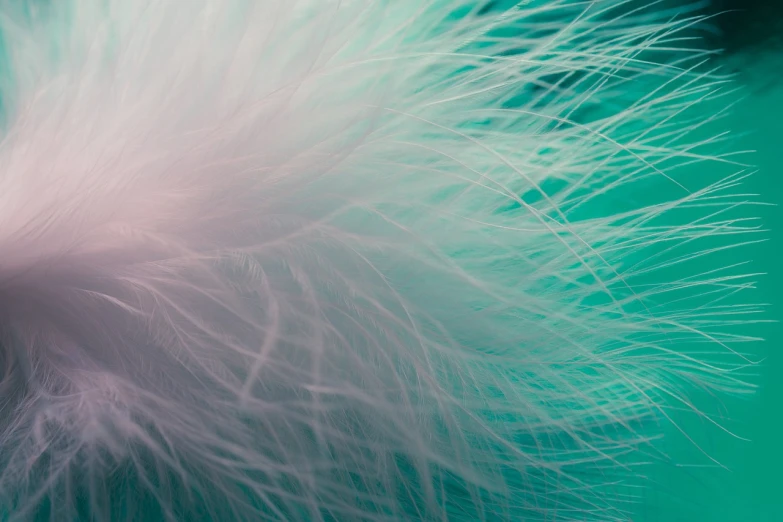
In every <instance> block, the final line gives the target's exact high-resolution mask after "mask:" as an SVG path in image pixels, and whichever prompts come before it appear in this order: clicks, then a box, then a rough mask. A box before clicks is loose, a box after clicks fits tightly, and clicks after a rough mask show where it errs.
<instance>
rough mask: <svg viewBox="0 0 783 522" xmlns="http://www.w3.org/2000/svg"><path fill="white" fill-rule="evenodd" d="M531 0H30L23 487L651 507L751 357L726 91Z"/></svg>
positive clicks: (22, 514) (64, 500)
mask: <svg viewBox="0 0 783 522" xmlns="http://www.w3.org/2000/svg"><path fill="white" fill-rule="evenodd" d="M506 3H507V4H511V5H507V6H506V5H501V4H500V3H498V2H493V3H489V4H486V3H482V2H477V1H475V0H444V1H440V0H352V1H337V0H332V1H326V0H298V1H295V0H188V1H155V0H132V1H130V0H69V1H63V2H37V3H16V4H14V5H16V6H19V5H25V8H24V9H20V8H18V7H17V8H14V9H12V8H11V7H9V4H10V3H4V4H2V8H0V12H1V13H2V16H1V17H0V31H1V32H2V37H3V52H4V64H5V66H4V70H5V74H4V77H3V80H2V86H1V87H2V102H3V109H4V125H5V130H4V137H3V139H2V142H1V143H0V248H1V251H2V258H0V335H1V340H2V352H0V357H2V370H3V371H4V373H3V380H2V381H0V393H1V394H2V395H1V396H0V398H1V400H2V402H0V407H1V408H2V410H1V413H2V414H1V415H0V511H2V512H3V514H2V518H4V519H7V518H10V519H12V520H24V521H27V520H54V521H67V522H70V521H75V520H100V521H104V520H112V521H116V520H133V521H139V520H169V521H199V520H209V519H211V520H221V521H233V520H241V521H257V520H279V521H340V522H344V521H383V520H388V521H397V520H433V521H445V520H454V521H459V520H465V521H487V522H490V521H496V520H513V521H519V520H526V521H531V522H533V521H536V520H558V521H560V520H563V521H568V520H626V519H627V518H624V517H626V515H625V510H626V509H627V508H628V506H627V505H626V503H625V500H626V499H627V494H628V493H627V491H619V490H617V489H616V488H615V487H614V486H613V484H614V485H616V484H621V483H628V484H631V485H633V484H634V483H635V481H636V480H637V479H638V478H639V473H638V471H637V469H636V468H635V467H634V465H635V464H638V463H639V462H640V461H642V460H644V459H643V457H642V455H643V451H642V448H643V446H644V445H645V444H646V442H647V441H648V439H649V438H651V437H654V436H656V435H658V434H659V433H661V429H662V428H660V423H659V421H665V420H666V419H667V418H668V413H667V409H666V405H667V404H669V405H673V407H679V408H686V409H693V410H694V411H697V412H698V411H699V410H698V407H697V406H696V405H695V404H694V403H692V402H691V401H690V399H689V398H688V396H687V391H688V390H689V389H691V388H693V387H695V384H697V385H698V387H700V388H704V389H707V390H709V391H718V392H725V391H743V390H745V389H746V388H745V386H744V385H743V383H742V382H741V381H740V380H738V379H737V377H736V376H735V373H736V371H735V370H737V369H738V368H741V367H743V366H744V365H746V364H747V363H748V361H747V360H746V359H745V358H744V357H743V356H742V355H741V354H740V353H738V352H737V351H736V350H737V348H736V347H735V346H734V345H735V343H737V342H743V341H747V340H748V338H747V337H743V336H742V335H741V332H732V331H730V330H729V328H728V327H729V326H733V325H736V324H739V323H744V322H747V317H751V316H748V315H747V314H749V313H751V312H754V311H755V309H754V308H752V307H750V306H745V305H743V304H742V301H741V300H738V299H737V298H736V296H737V295H738V291H739V290H742V289H744V288H745V287H747V286H749V285H750V280H747V279H746V278H743V277H740V275H741V274H742V273H743V269H742V268H739V269H737V266H734V265H732V266H728V267H727V263H726V262H725V260H724V259H723V258H722V257H721V254H720V252H724V251H725V250H726V249H728V248H730V247H731V246H736V245H737V244H740V242H742V241H750V240H751V239H749V238H750V237H751V236H747V235H742V236H739V235H738V234H747V233H748V232H750V231H752V230H755V228H754V227H755V225H754V223H753V222H751V221H750V220H749V219H747V218H746V217H745V216H743V214H744V208H745V207H744V206H743V202H744V201H745V200H746V199H747V198H746V196H743V195H742V194H738V190H737V188H736V187H737V186H738V184H739V181H740V180H741V178H742V176H743V175H744V174H743V172H744V171H743V168H742V167H740V166H736V168H735V167H732V168H731V169H729V172H730V175H729V176H728V177H724V176H716V175H715V173H716V172H717V170H716V169H717V166H718V165H724V166H725V165H729V164H731V157H730V156H721V155H720V153H721V149H720V142H721V140H722V139H723V138H725V136H720V135H719V136H717V137H713V136H710V135H709V134H705V133H702V132H701V131H702V129H703V128H706V127H707V124H708V123H711V122H710V121H704V120H703V119H695V118H694V116H698V115H699V114H703V113H704V112H703V111H702V112H701V113H698V112H696V113H693V114H691V112H692V108H693V107H694V106H698V105H699V104H703V103H709V100H714V99H716V98H720V97H721V96H723V95H724V94H726V93H727V92H728V89H727V88H726V87H725V86H724V80H723V79H722V78H718V77H715V76H708V75H706V74H705V72H704V71H703V70H702V68H701V67H700V65H701V62H703V61H704V58H705V57H704V55H703V54H701V53H699V52H697V51H692V50H689V51H681V50H680V51H678V50H677V49H682V48H685V47H688V45H685V43H684V42H683V41H682V38H681V37H680V36H679V35H680V34H681V33H680V31H681V30H683V29H685V28H687V27H689V26H690V25H692V24H693V23H694V20H692V19H676V18H671V17H670V16H669V15H668V14H665V15H662V14H660V13H658V14H656V12H655V10H654V8H649V9H644V10H637V9H635V8H634V7H633V6H631V5H630V4H628V5H626V2H623V1H619V0H596V1H583V2H575V1H572V0H551V1H534V2H531V1H529V0H527V1H523V2H519V4H518V5H514V2H506ZM485 4H486V5H485ZM725 105H727V104H724V106H725ZM719 115H720V113H719V112H718V113H716V115H715V117H714V118H710V120H714V119H717V118H718V116H719ZM697 163H704V166H703V168H694V165H695V164H697ZM683 167H688V168H687V169H683ZM686 172H696V173H697V174H695V175H691V176H690V177H689V176H687V175H685V173H686ZM737 270H739V271H737Z"/></svg>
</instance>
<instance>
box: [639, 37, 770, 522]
mask: <svg viewBox="0 0 783 522" xmlns="http://www.w3.org/2000/svg"><path fill="white" fill-rule="evenodd" d="M717 62H718V63H720V64H721V65H723V66H724V67H728V68H729V69H732V70H734V71H736V72H737V74H738V77H737V80H738V82H739V83H740V84H741V86H742V88H743V94H744V99H743V101H741V102H740V103H739V104H738V105H737V107H736V108H735V110H734V112H733V113H732V115H731V117H730V118H729V119H728V120H726V121H724V122H722V123H721V125H722V126H723V127H724V128H729V129H731V131H732V134H733V135H735V136H736V137H735V138H734V139H733V140H732V148H735V149H737V150H753V151H755V152H753V153H752V154H751V155H749V156H748V157H747V158H746V159H745V161H747V162H750V163H752V164H753V165H754V166H756V167H757V169H758V171H757V172H756V174H754V175H753V176H751V178H749V179H748V180H747V181H746V182H745V184H744V187H745V188H746V192H749V193H755V194H758V195H759V197H758V198H757V199H759V200H760V201H763V202H766V203H770V204H771V205H768V206H759V207H756V208H755V211H754V214H755V215H757V216H759V217H760V218H762V220H763V225H764V227H765V228H766V229H768V232H767V233H766V234H765V238H766V241H765V242H763V243H760V244H756V245H751V246H748V247H743V252H742V257H744V258H746V259H752V260H753V262H752V265H751V266H750V268H748V271H750V272H754V273H755V272H764V273H765V274H764V275H762V276H759V277H757V278H755V280H756V281H757V282H758V283H757V285H756V287H757V288H756V289H755V290H753V291H752V292H753V293H752V295H753V297H754V300H755V301H757V302H760V303H767V304H768V305H769V306H768V308H767V310H766V319H768V320H770V322H768V323H764V324H759V325H754V326H753V327H752V330H753V331H752V332H751V333H752V334H753V335H758V336H761V337H763V338H764V341H763V342H760V343H756V344H754V345H753V346H749V347H748V350H747V353H748V354H749V355H750V356H751V358H753V359H754V360H759V361H761V362H760V364H759V365H758V366H757V367H755V368H753V369H752V372H751V373H752V374H755V376H754V377H753V378H752V379H751V380H752V382H753V383H754V384H757V385H758V390H757V393H756V394H755V395H752V396H750V397H748V398H744V399H733V398H729V399H726V398H724V397H721V398H720V401H721V403H722V404H720V405H718V407H719V409H720V410H721V411H724V412H726V413H725V417H724V418H723V419H722V421H723V424H724V425H725V426H726V427H727V428H728V429H730V430H731V431H733V433H735V434H737V435H738V436H741V437H744V438H746V439H748V440H739V439H737V438H734V437H731V436H729V435H727V434H726V433H723V432H720V430H718V429H716V428H714V427H711V426H707V425H706V424H705V423H704V422H699V421H696V420H694V419H693V418H690V417H688V416H680V418H678V421H679V422H681V426H682V427H683V428H685V429H687V430H689V434H692V435H693V436H694V438H695V440H697V442H698V443H699V445H700V446H701V447H702V449H704V450H705V451H707V452H708V453H709V454H710V455H711V456H712V457H714V458H715V459H716V460H718V461H719V462H720V463H721V464H722V465H724V466H725V467H726V468H727V469H720V468H718V467H717V466H711V467H692V468H682V467H676V466H675V465H673V464H672V462H678V463H679V462H700V463H701V464H707V463H708V462H705V459H704V458H703V457H702V456H701V455H700V454H699V452H698V451H697V450H696V449H695V448H694V446H693V444H692V443H690V442H688V441H687V440H683V439H684V438H683V437H682V436H681V435H680V434H679V433H677V431H676V430H675V429H674V428H672V427H668V431H669V433H668V438H667V439H666V441H665V442H664V443H663V447H664V451H665V452H666V454H667V455H668V456H669V457H670V459H671V462H668V463H662V464H659V465H656V466H654V468H655V469H654V470H653V471H652V472H651V474H650V475H651V480H652V481H653V486H652V487H651V488H650V490H648V491H646V492H644V493H643V494H642V495H641V496H642V498H643V502H642V503H641V504H640V506H639V509H638V511H639V513H638V515H637V517H636V518H634V520H635V521H636V520H638V521H639V522H680V521H683V522H685V521H708V522H756V521H758V522H777V521H783V473H782V472H783V415H782V414H783V353H781V350H780V347H781V342H782V341H783V335H782V332H781V324H780V323H778V322H777V321H780V320H781V319H783V307H782V306H781V305H782V304H783V299H781V296H783V277H782V276H783V270H782V269H783V214H781V208H780V207H779V206H778V205H780V204H781V203H783V180H782V179H781V174H783V172H782V169H781V166H783V52H781V50H779V49H777V48H775V46H771V45H770V46H767V47H764V46H761V47H756V46H754V47H753V48H751V49H744V50H742V51H741V52H737V53H732V54H730V55H729V56H727V57H726V58H720V59H718V60H717ZM707 115H708V114H705V116H707ZM717 400H718V399H713V401H716V402H717Z"/></svg>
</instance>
